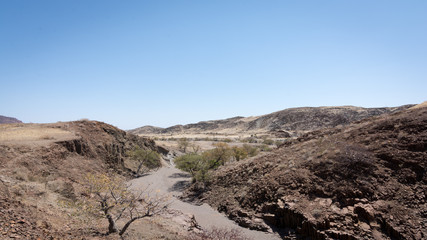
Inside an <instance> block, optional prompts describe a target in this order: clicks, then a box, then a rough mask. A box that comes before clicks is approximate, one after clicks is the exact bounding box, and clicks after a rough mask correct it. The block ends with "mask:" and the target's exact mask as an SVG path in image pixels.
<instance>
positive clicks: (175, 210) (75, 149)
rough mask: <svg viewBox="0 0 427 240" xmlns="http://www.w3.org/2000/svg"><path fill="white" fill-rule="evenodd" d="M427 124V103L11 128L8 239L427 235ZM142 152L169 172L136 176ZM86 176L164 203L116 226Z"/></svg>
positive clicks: (0, 188) (2, 177) (2, 213)
mask: <svg viewBox="0 0 427 240" xmlns="http://www.w3.org/2000/svg"><path fill="white" fill-rule="evenodd" d="M426 126H427V106H426V103H423V104H419V105H416V106H414V105H406V106H402V107H396V108H378V109H362V108H355V107H328V108H303V109H290V110H283V111H280V112H277V113H273V114H269V115H264V116H260V117H250V118H240V117H238V118H232V119H227V120H218V121H209V122H201V123H198V124H190V125H184V126H180V127H172V128H169V130H165V129H162V130H159V129H158V128H147V127H144V128H141V129H139V130H132V131H128V132H126V131H123V130H120V129H118V128H116V127H114V126H111V125H108V124H106V123H102V122H97V121H88V120H83V121H75V122H58V123H52V124H25V123H12V124H2V125H0V153H1V155H0V167H1V168H0V219H1V220H0V223H1V225H0V239H17V238H21V239H49V238H50V239H119V238H121V237H125V239H191V240H194V239H214V237H212V235H209V237H206V236H208V234H212V232H211V233H209V231H210V230H211V229H215V228H219V229H220V231H226V232H225V234H233V233H234V232H233V231H236V232H237V233H238V234H237V235H238V236H240V238H235V237H233V238H227V237H226V238H221V239H316V240H317V239H361V238H363V239H375V240H376V239H417V240H418V239H420V240H421V239H425V238H426V237H427V232H426V231H425V229H427V220H426V219H427V218H426V211H427V205H426V204H427V202H426V201H427V196H426V192H427V188H426V187H427V185H426V183H427V180H426V176H427V175H426V169H427V166H426V159H427V155H426V154H427V135H426V134H427V129H426ZM177 129H178V130H177ZM233 129H234V130H233ZM144 131H146V132H144ZM134 133H136V134H138V135H139V136H138V135H135V134H134ZM135 149H142V153H145V152H146V153H149V152H155V153H156V154H158V156H160V159H159V161H160V165H161V167H160V168H157V167H156V168H152V169H151V170H150V168H143V169H144V170H143V172H142V174H141V173H138V172H137V170H136V169H137V168H138V170H139V169H140V168H139V167H138V164H139V163H137V162H135V159H133V158H132V156H133V155H132V154H133V153H132V152H133V151H136V150H135ZM147 156H148V155H147ZM144 159H145V158H144ZM144 161H145V160H144ZM192 164H194V166H193V165H192ZM147 166H148V165H147ZM178 168H181V169H183V170H185V171H188V172H184V171H182V170H180V169H178ZM88 174H89V175H92V176H98V175H99V176H104V175H105V176H107V175H108V176H111V177H114V179H117V181H124V182H126V183H127V185H126V186H128V187H129V188H130V190H131V191H132V192H133V193H134V194H136V195H138V193H139V191H141V190H145V191H146V192H147V193H148V194H149V195H148V196H151V197H154V196H163V197H162V198H159V199H167V200H164V201H165V202H159V203H160V204H165V206H167V211H161V212H159V213H158V214H156V215H153V216H152V217H145V218H142V219H140V220H138V221H135V222H134V223H132V224H131V225H130V227H129V229H128V230H127V231H126V233H125V234H124V235H123V236H120V235H118V234H117V233H109V234H107V232H108V231H107V226H108V224H107V219H106V218H105V216H104V217H96V216H97V215H96V214H95V215H93V214H92V213H90V212H87V211H82V209H84V208H82V207H81V205H80V204H82V203H84V202H85V201H93V199H92V198H93V196H92V197H91V195H90V194H89V195H88V193H87V192H86V190H85V189H87V188H86V186H87V184H88V182H87V179H88V178H87V176H88ZM140 197H144V196H142V195H141V196H140ZM141 199H144V198H141ZM150 199H151V198H150ZM140 201H141V203H142V201H143V200H140ZM159 201H160V200H159ZM161 201H163V200H161ZM125 223H126V221H125V220H124V219H121V220H118V221H117V225H118V226H119V227H122V226H123V225H124V224H125ZM216 234H218V232H216ZM203 236H205V237H203ZM224 236H225V235H224ZM230 236H231V235H230ZM234 236H236V235H234Z"/></svg>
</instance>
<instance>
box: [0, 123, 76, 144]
mask: <svg viewBox="0 0 427 240" xmlns="http://www.w3.org/2000/svg"><path fill="white" fill-rule="evenodd" d="M74 137H75V135H74V134H73V133H72V132H69V131H65V130H62V129H58V128H49V127H43V126H39V125H23V124H5V125H1V126H0V142H27V141H39V140H59V139H69V138H74Z"/></svg>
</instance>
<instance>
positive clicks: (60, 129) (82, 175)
mask: <svg viewBox="0 0 427 240" xmlns="http://www.w3.org/2000/svg"><path fill="white" fill-rule="evenodd" d="M136 146H139V147H140V148H144V149H152V150H155V151H157V152H163V153H165V151H166V150H165V149H163V148H159V147H157V146H156V145H155V143H154V142H153V141H151V140H148V139H144V138H140V137H137V136H134V135H131V134H127V133H126V132H124V131H121V130H119V129H117V128H115V127H112V126H110V125H108V124H104V123H101V122H91V121H78V122H69V123H56V124H6V125H0V239H15V238H20V239H119V236H118V235H117V234H111V235H108V236H107V235H105V233H106V231H107V229H106V226H107V225H108V224H107V221H106V220H105V219H103V218H96V217H94V216H92V215H90V214H88V213H87V212H85V211H81V209H80V208H79V207H78V206H73V205H72V204H71V205H70V204H69V203H76V202H79V200H80V199H82V197H84V185H85V184H86V183H87V182H85V179H86V176H87V174H88V173H91V174H107V173H108V174H113V175H115V176H118V177H119V178H120V179H122V180H126V179H129V178H131V176H132V174H133V173H132V171H131V170H129V169H126V168H125V162H126V161H127V155H126V152H127V151H129V150H132V149H133V148H134V147H136ZM118 224H119V226H123V224H124V222H120V221H119V222H118ZM182 228H183V227H182V226H181V225H180V224H178V223H174V222H172V221H169V220H165V218H163V217H155V218H150V219H143V220H141V221H137V222H135V223H134V224H132V225H131V227H130V229H129V230H128V231H127V233H126V237H127V238H129V239H141V238H149V239H180V237H179V234H178V233H177V232H178V231H182Z"/></svg>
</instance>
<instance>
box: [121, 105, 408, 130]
mask: <svg viewBox="0 0 427 240" xmlns="http://www.w3.org/2000/svg"><path fill="white" fill-rule="evenodd" d="M413 106H415V105H404V106H400V107H383V108H362V107H354V106H341V107H302V108H289V109H285V110H282V111H278V112H274V113H270V114H266V115H262V116H255V117H234V118H228V119H224V120H212V121H202V122H198V123H193V124H187V125H176V126H172V127H168V128H159V127H152V126H144V127H141V128H136V129H133V130H130V131H129V132H131V133H133V134H138V135H150V134H201V133H219V134H221V133H224V134H239V133H254V134H257V133H269V134H275V135H278V136H280V137H286V136H300V135H301V134H303V133H305V132H309V131H313V130H318V129H322V128H329V127H335V126H339V125H348V124H350V123H351V122H354V121H358V120H362V119H364V118H368V117H373V116H378V115H382V114H387V113H393V112H397V111H401V110H404V109H407V108H410V107H413Z"/></svg>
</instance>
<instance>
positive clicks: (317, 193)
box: [187, 107, 427, 240]
mask: <svg viewBox="0 0 427 240" xmlns="http://www.w3.org/2000/svg"><path fill="white" fill-rule="evenodd" d="M426 172H427V107H418V108H413V109H408V110H404V111H401V112H397V113H394V114H390V115H382V116H377V117H374V118H370V119H365V120H361V121H359V122H356V123H352V124H350V125H348V126H340V127H336V128H330V129H323V130H317V131H314V132H310V133H307V134H305V135H303V136H301V137H300V138H297V139H294V140H290V141H288V142H286V143H285V144H284V145H282V146H280V147H279V148H278V149H276V150H274V151H273V152H272V153H270V154H267V155H264V156H260V157H258V158H255V159H248V160H244V161H241V162H237V163H233V164H230V165H227V166H224V167H222V168H220V169H219V170H217V171H216V172H214V173H212V175H211V180H210V181H209V182H208V183H207V184H206V186H205V187H204V189H203V188H200V187H198V188H196V186H194V187H193V189H192V191H189V192H188V193H187V197H189V198H190V197H192V198H194V197H196V198H197V199H199V200H200V201H203V202H207V203H209V204H210V205H212V206H214V207H216V208H217V209H218V210H220V211H222V212H224V213H226V214H227V215H228V216H230V217H231V218H232V219H234V220H236V221H237V222H238V223H239V224H241V225H243V226H247V227H250V228H255V229H260V230H271V229H270V227H272V228H273V229H275V230H277V231H279V232H281V234H282V235H283V238H284V239H294V238H295V237H308V238H309V239H343V240H344V239H346V240H347V239H417V240H421V239H426V238H427V173H426Z"/></svg>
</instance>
